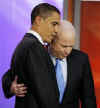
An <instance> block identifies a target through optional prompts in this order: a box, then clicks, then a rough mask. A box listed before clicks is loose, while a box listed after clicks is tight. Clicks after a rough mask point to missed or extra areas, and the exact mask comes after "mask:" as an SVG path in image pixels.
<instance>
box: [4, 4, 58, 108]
mask: <svg viewBox="0 0 100 108" xmlns="http://www.w3.org/2000/svg"><path fill="white" fill-rule="evenodd" d="M59 22H60V12H59V10H58V9H57V8H56V7H54V6H52V5H50V4H48V3H41V4H39V5H37V6H36V7H35V8H34V9H33V11H32V13H31V24H32V26H31V29H30V30H29V31H28V33H26V34H25V36H24V38H23V39H22V41H21V42H20V43H19V45H18V46H17V47H16V49H15V52H14V54H13V57H12V61H11V66H10V73H9V74H10V76H11V81H13V80H14V78H15V76H16V75H17V76H18V83H22V82H23V83H24V84H25V85H26V86H27V87H28V92H27V95H26V96H25V97H23V98H21V97H17V96H16V102H15V108H53V107H54V108H56V107H57V105H58V103H57V102H56V98H57V96H58V94H57V92H56V91H57V89H56V87H52V86H53V85H52V82H53V79H54V77H52V73H54V68H53V64H52V61H51V59H50V57H49V55H48V53H47V51H46V50H45V49H44V43H45V42H46V43H48V44H49V43H51V41H52V40H53V39H54V38H55V36H56V35H57V32H58V27H59ZM9 84H10V82H9ZM9 84H8V85H9ZM7 89H9V90H10V88H8V86H7V88H5V89H4V91H5V92H6V93H8V92H9V90H7ZM55 93H56V95H55ZM50 94H51V95H50ZM12 95H13V94H9V93H8V94H7V95H6V96H7V97H10V96H12ZM48 97H49V98H48Z"/></svg>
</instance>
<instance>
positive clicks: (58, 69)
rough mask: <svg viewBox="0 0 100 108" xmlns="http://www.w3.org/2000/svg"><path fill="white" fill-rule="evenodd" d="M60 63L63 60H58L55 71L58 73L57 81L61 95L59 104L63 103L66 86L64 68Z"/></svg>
mask: <svg viewBox="0 0 100 108" xmlns="http://www.w3.org/2000/svg"><path fill="white" fill-rule="evenodd" d="M60 62H61V60H59V59H56V66H55V71H56V79H57V84H58V88H59V93H60V97H59V102H60V103H61V102H62V98H63V94H64V88H65V84H64V78H63V73H62V67H61V63H60Z"/></svg>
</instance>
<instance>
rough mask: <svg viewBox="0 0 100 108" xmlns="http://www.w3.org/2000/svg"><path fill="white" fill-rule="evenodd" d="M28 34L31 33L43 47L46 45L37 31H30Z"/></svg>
mask: <svg viewBox="0 0 100 108" xmlns="http://www.w3.org/2000/svg"><path fill="white" fill-rule="evenodd" d="M27 33H31V34H33V35H34V36H35V37H36V38H37V39H38V40H39V41H40V43H41V44H42V45H44V42H43V40H42V37H41V36H40V35H39V33H37V32H36V31H34V30H29V31H28V32H27Z"/></svg>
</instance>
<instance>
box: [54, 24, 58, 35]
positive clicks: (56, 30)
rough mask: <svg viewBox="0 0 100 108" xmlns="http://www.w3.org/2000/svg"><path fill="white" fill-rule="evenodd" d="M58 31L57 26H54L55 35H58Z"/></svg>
mask: <svg viewBox="0 0 100 108" xmlns="http://www.w3.org/2000/svg"><path fill="white" fill-rule="evenodd" d="M58 29H59V26H58V25H56V26H55V33H56V34H57V33H58Z"/></svg>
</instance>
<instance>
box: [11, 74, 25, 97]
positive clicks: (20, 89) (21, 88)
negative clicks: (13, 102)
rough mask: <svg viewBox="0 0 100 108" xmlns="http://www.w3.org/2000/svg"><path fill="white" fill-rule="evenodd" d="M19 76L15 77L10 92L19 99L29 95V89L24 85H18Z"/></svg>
mask: <svg viewBox="0 0 100 108" xmlns="http://www.w3.org/2000/svg"><path fill="white" fill-rule="evenodd" d="M17 80H18V76H15V79H14V81H13V82H12V84H11V88H10V91H11V93H13V94H15V95H16V96H19V97H24V96H25V94H26V93H27V87H26V86H25V85H24V84H17Z"/></svg>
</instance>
